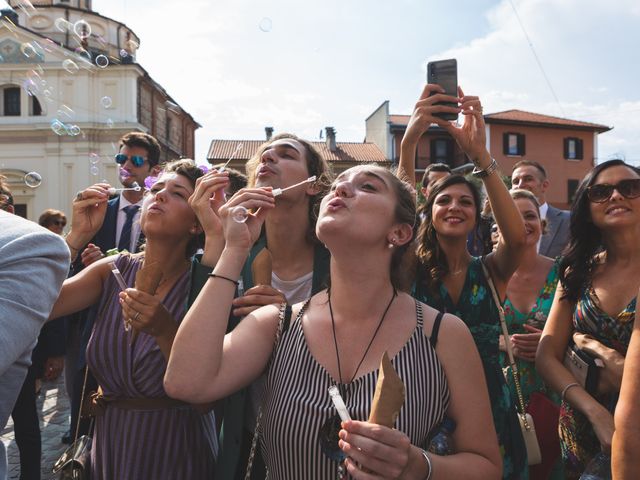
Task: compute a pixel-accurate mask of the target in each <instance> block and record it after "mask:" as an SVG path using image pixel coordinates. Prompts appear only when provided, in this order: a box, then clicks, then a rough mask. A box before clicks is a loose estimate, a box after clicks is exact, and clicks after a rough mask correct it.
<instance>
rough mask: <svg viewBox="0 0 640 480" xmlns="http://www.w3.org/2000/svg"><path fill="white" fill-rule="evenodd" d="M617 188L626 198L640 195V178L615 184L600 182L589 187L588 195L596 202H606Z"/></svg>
mask: <svg viewBox="0 0 640 480" xmlns="http://www.w3.org/2000/svg"><path fill="white" fill-rule="evenodd" d="M614 190H617V191H618V193H619V194H620V195H622V196H623V197H624V198H638V197H640V178H633V179H628V180H621V181H619V182H618V183H616V184H615V185H610V184H608V183H600V184H598V185H591V186H590V187H589V188H587V197H589V200H591V201H592V202H595V203H604V202H606V201H607V200H609V199H610V198H611V195H613V191H614Z"/></svg>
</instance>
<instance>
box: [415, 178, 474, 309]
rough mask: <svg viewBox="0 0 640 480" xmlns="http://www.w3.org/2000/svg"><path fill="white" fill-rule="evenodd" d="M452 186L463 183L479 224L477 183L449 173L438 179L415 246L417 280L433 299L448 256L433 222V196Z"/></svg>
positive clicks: (430, 196)
mask: <svg viewBox="0 0 640 480" xmlns="http://www.w3.org/2000/svg"><path fill="white" fill-rule="evenodd" d="M453 185H466V186H467V188H468V189H469V191H470V192H471V195H472V196H473V203H474V207H475V224H476V225H478V224H479V223H480V193H479V192H478V189H477V188H476V186H475V185H474V184H473V183H471V182H470V181H469V180H467V179H466V178H465V177H463V176H462V175H450V176H448V177H446V178H443V179H441V180H439V181H438V182H437V183H436V184H435V185H434V187H433V189H432V190H431V192H429V196H428V197H427V202H426V203H425V206H424V209H422V213H423V214H424V219H423V220H422V223H421V224H420V227H419V228H418V236H417V237H418V248H417V252H416V253H417V256H418V261H419V262H420V266H421V267H422V268H418V275H417V281H418V283H421V284H422V285H423V286H424V287H426V290H427V291H428V292H429V293H431V294H432V295H434V296H435V297H436V298H438V297H439V296H440V292H439V286H440V284H441V283H442V280H443V279H444V277H445V275H447V274H448V273H449V266H448V264H447V256H446V254H445V253H444V252H443V251H442V248H441V247H440V242H439V241H438V236H437V233H438V232H436V229H435V227H434V225H433V204H434V202H435V200H436V197H437V196H438V195H440V193H442V192H443V191H444V190H446V189H447V188H449V187H451V186H453Z"/></svg>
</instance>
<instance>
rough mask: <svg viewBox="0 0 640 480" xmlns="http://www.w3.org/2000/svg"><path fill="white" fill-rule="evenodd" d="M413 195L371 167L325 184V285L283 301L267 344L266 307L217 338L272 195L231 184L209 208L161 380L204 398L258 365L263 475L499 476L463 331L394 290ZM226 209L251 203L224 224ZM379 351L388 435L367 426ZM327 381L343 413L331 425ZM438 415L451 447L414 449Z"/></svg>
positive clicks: (474, 359) (478, 369) (231, 387)
mask: <svg viewBox="0 0 640 480" xmlns="http://www.w3.org/2000/svg"><path fill="white" fill-rule="evenodd" d="M414 195H415V194H414V193H413V192H412V191H410V189H409V187H408V186H407V185H406V184H404V183H403V182H401V181H400V180H398V179H397V178H396V177H395V176H394V175H393V174H392V173H391V172H389V171H388V170H386V169H384V168H382V167H378V166H360V167H354V168H351V169H349V170H347V171H346V172H344V173H342V174H341V175H340V176H339V177H338V178H337V179H336V180H335V181H334V183H333V184H332V187H331V191H330V193H329V194H327V196H326V197H325V198H324V199H323V200H322V203H321V206H320V214H319V217H318V221H317V224H316V233H317V236H318V239H319V240H320V241H322V242H323V243H324V244H326V246H327V248H328V249H329V250H330V252H331V266H330V285H331V286H330V288H329V289H327V290H322V291H320V292H319V293H317V294H316V295H313V296H312V297H311V299H309V300H307V301H305V302H303V303H299V304H297V305H295V306H294V307H293V312H292V315H291V317H290V318H291V320H290V322H289V323H285V322H283V324H282V325H283V326H282V332H283V333H282V334H281V337H280V339H279V341H278V344H277V347H276V349H275V351H274V339H275V337H276V331H277V329H278V327H279V324H280V322H279V308H278V306H277V305H270V306H266V307H262V308H260V309H258V310H254V311H253V312H251V313H249V315H247V316H246V317H245V318H244V320H243V321H242V322H240V324H239V325H238V326H237V327H236V328H235V329H234V330H233V331H232V332H231V333H228V334H226V335H225V330H226V326H227V318H228V314H229V311H230V308H231V305H232V300H233V294H234V290H235V287H236V280H237V279H238V278H239V276H240V272H241V269H242V266H243V264H244V262H245V260H246V258H247V255H248V253H249V250H250V248H251V246H252V245H253V243H254V242H255V240H256V238H257V237H258V235H259V233H260V230H261V227H262V224H263V222H264V219H265V216H266V213H267V211H269V210H270V209H272V208H273V206H274V197H273V194H272V193H271V189H270V188H256V189H246V190H241V191H240V192H238V193H237V194H236V195H235V196H234V197H233V198H231V199H230V200H229V201H228V202H227V203H226V204H225V205H224V206H223V207H222V208H221V209H220V210H219V214H220V216H221V218H222V221H223V228H224V234H225V240H226V244H225V248H224V251H223V253H222V255H221V257H220V260H219V261H218V263H217V264H216V266H215V269H214V273H213V274H212V276H211V278H210V279H209V280H208V282H207V284H206V285H205V286H204V288H203V289H202V291H201V293H200V295H199V296H198V298H197V300H196V301H195V303H194V304H193V306H192V308H191V309H190V310H189V312H188V313H187V316H186V317H185V320H184V321H183V323H182V325H181V326H180V328H179V330H178V334H177V335H176V339H175V343H174V345H173V349H172V351H171V357H170V359H169V365H168V367H167V372H166V375H165V388H166V390H167V392H168V393H169V394H170V395H172V396H176V397H178V398H181V399H183V400H187V401H195V402H207V401H212V400H215V399H218V398H222V397H225V396H227V395H229V394H230V393H232V392H234V391H236V390H238V389H240V388H242V387H244V386H246V385H248V384H250V383H251V382H252V381H254V380H255V379H256V378H258V377H259V376H260V375H261V374H262V373H263V372H264V371H265V369H266V368H268V370H267V371H266V381H265V387H264V390H263V395H262V397H261V398H262V399H263V412H264V415H263V417H262V427H261V433H260V442H259V445H260V446H261V449H262V453H263V455H264V459H265V463H266V466H267V469H268V472H269V478H271V479H274V480H280V479H293V478H296V479H298V478H300V479H303V478H304V479H311V478H313V479H335V478H347V477H346V475H349V478H355V479H370V478H402V479H419V480H424V479H427V478H430V479H432V480H436V479H447V478H464V479H497V478H500V471H501V468H500V453H499V450H498V444H497V438H496V434H495V431H494V429H493V424H492V421H491V410H490V406H489V397H488V394H487V387H486V384H485V381H484V375H483V372H482V366H481V362H480V358H479V355H478V352H477V350H476V348H475V346H474V342H473V339H472V338H471V335H470V333H469V331H468V329H467V328H466V327H465V326H464V324H463V323H462V322H461V321H460V320H459V319H458V318H456V317H454V316H452V315H444V317H443V316H442V315H441V314H439V312H437V311H436V310H434V309H433V308H430V307H428V306H426V305H424V304H422V303H419V302H417V301H416V300H415V299H413V298H412V297H410V296H409V295H408V294H406V293H402V292H400V291H399V290H398V289H397V285H398V277H399V273H400V260H401V258H402V255H403V253H404V252H405V250H406V249H407V248H408V246H409V245H410V244H411V240H412V237H413V223H414V221H415V200H414ZM237 206H243V207H245V208H247V209H254V210H255V209H258V210H257V212H256V213H254V214H253V215H252V216H250V218H249V219H248V220H247V222H246V223H237V222H235V221H233V219H232V213H233V209H234V208H235V207H237ZM385 352H386V353H387V354H388V355H389V358H391V359H392V363H393V365H394V367H395V369H396V371H397V372H398V374H399V376H400V377H401V378H402V380H403V382H404V384H405V387H406V398H405V400H404V403H403V406H402V409H401V410H400V414H399V416H398V418H397V422H396V423H395V426H396V429H392V428H387V427H384V426H380V425H374V424H372V423H368V422H367V419H368V417H369V412H370V409H371V402H372V398H373V395H374V390H375V385H376V381H377V377H378V367H379V365H380V360H381V358H382V356H383V354H384V353H385ZM270 358H271V361H270ZM269 363H270V365H269ZM194 365H198V368H196V369H194V368H193V366H194ZM331 386H337V388H338V390H339V391H340V392H341V395H342V397H343V400H344V401H345V404H346V408H347V410H348V411H349V413H350V415H351V418H352V419H353V420H350V421H346V422H343V423H342V424H341V423H340V419H339V417H337V415H336V413H337V411H336V408H335V407H334V406H333V404H332V402H331V399H330V396H329V392H328V389H329V387H331ZM445 412H446V413H447V415H449V416H450V417H452V418H453V419H454V420H455V421H456V423H457V428H456V430H455V432H454V434H453V436H454V443H455V446H456V453H455V454H453V455H450V456H443V457H439V456H437V455H431V454H429V453H426V452H424V451H423V450H422V449H423V448H427V445H428V438H429V433H430V432H432V430H433V428H434V427H435V426H436V425H437V424H438V423H439V421H440V420H441V419H442V418H443V416H444V415H445ZM345 459H346V460H345ZM345 470H346V473H344V472H345Z"/></svg>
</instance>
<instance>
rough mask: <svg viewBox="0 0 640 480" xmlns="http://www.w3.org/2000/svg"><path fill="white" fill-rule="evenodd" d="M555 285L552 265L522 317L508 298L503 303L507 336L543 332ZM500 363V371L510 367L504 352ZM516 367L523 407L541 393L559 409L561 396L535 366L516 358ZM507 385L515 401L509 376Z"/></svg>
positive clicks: (501, 353) (554, 271)
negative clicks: (548, 384) (530, 398)
mask: <svg viewBox="0 0 640 480" xmlns="http://www.w3.org/2000/svg"><path fill="white" fill-rule="evenodd" d="M557 284H558V261H556V262H554V264H553V267H551V270H550V271H549V274H548V275H547V279H546V280H545V282H544V286H543V287H542V290H541V291H540V294H539V295H538V298H537V300H536V304H535V306H534V307H533V309H531V311H530V312H528V313H526V314H524V313H521V312H520V311H518V309H516V308H515V307H514V306H513V305H512V304H511V302H510V301H509V298H507V299H506V301H505V302H504V319H505V321H506V322H507V328H508V330H509V334H510V335H513V334H514V333H529V332H527V331H526V330H525V329H524V325H525V324H526V325H530V326H532V327H535V328H538V329H540V330H542V329H543V328H544V324H545V323H546V322H547V317H548V316H549V310H551V304H552V303H553V296H554V295H555V292H556V286H557ZM500 363H501V364H502V366H503V367H507V366H508V365H509V359H508V358H507V354H506V353H505V352H500ZM516 364H517V365H518V372H519V373H520V386H521V387H522V395H523V397H524V402H525V404H527V403H529V397H530V396H531V394H532V393H533V392H542V393H544V394H545V395H546V396H547V397H548V398H549V399H550V400H552V401H553V402H554V403H555V404H557V405H558V406H560V396H559V395H557V394H556V393H555V392H554V391H553V390H551V389H549V390H547V387H546V386H545V384H544V382H543V381H542V378H541V377H540V375H539V374H538V372H537V371H536V366H535V363H534V362H529V361H527V360H522V359H520V358H516ZM507 381H508V383H509V388H510V389H511V395H512V396H513V398H517V397H516V387H515V384H514V382H513V377H512V376H511V373H510V372H509V374H508V375H507Z"/></svg>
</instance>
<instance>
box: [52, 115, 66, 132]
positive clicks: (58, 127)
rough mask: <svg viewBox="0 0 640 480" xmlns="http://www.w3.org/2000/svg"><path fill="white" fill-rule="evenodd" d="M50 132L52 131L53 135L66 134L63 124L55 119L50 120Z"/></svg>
mask: <svg viewBox="0 0 640 480" xmlns="http://www.w3.org/2000/svg"><path fill="white" fill-rule="evenodd" d="M51 130H53V133H55V134H56V135H64V134H65V133H67V129H66V127H65V125H64V123H62V122H61V121H60V120H58V119H57V118H54V119H53V120H51Z"/></svg>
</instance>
